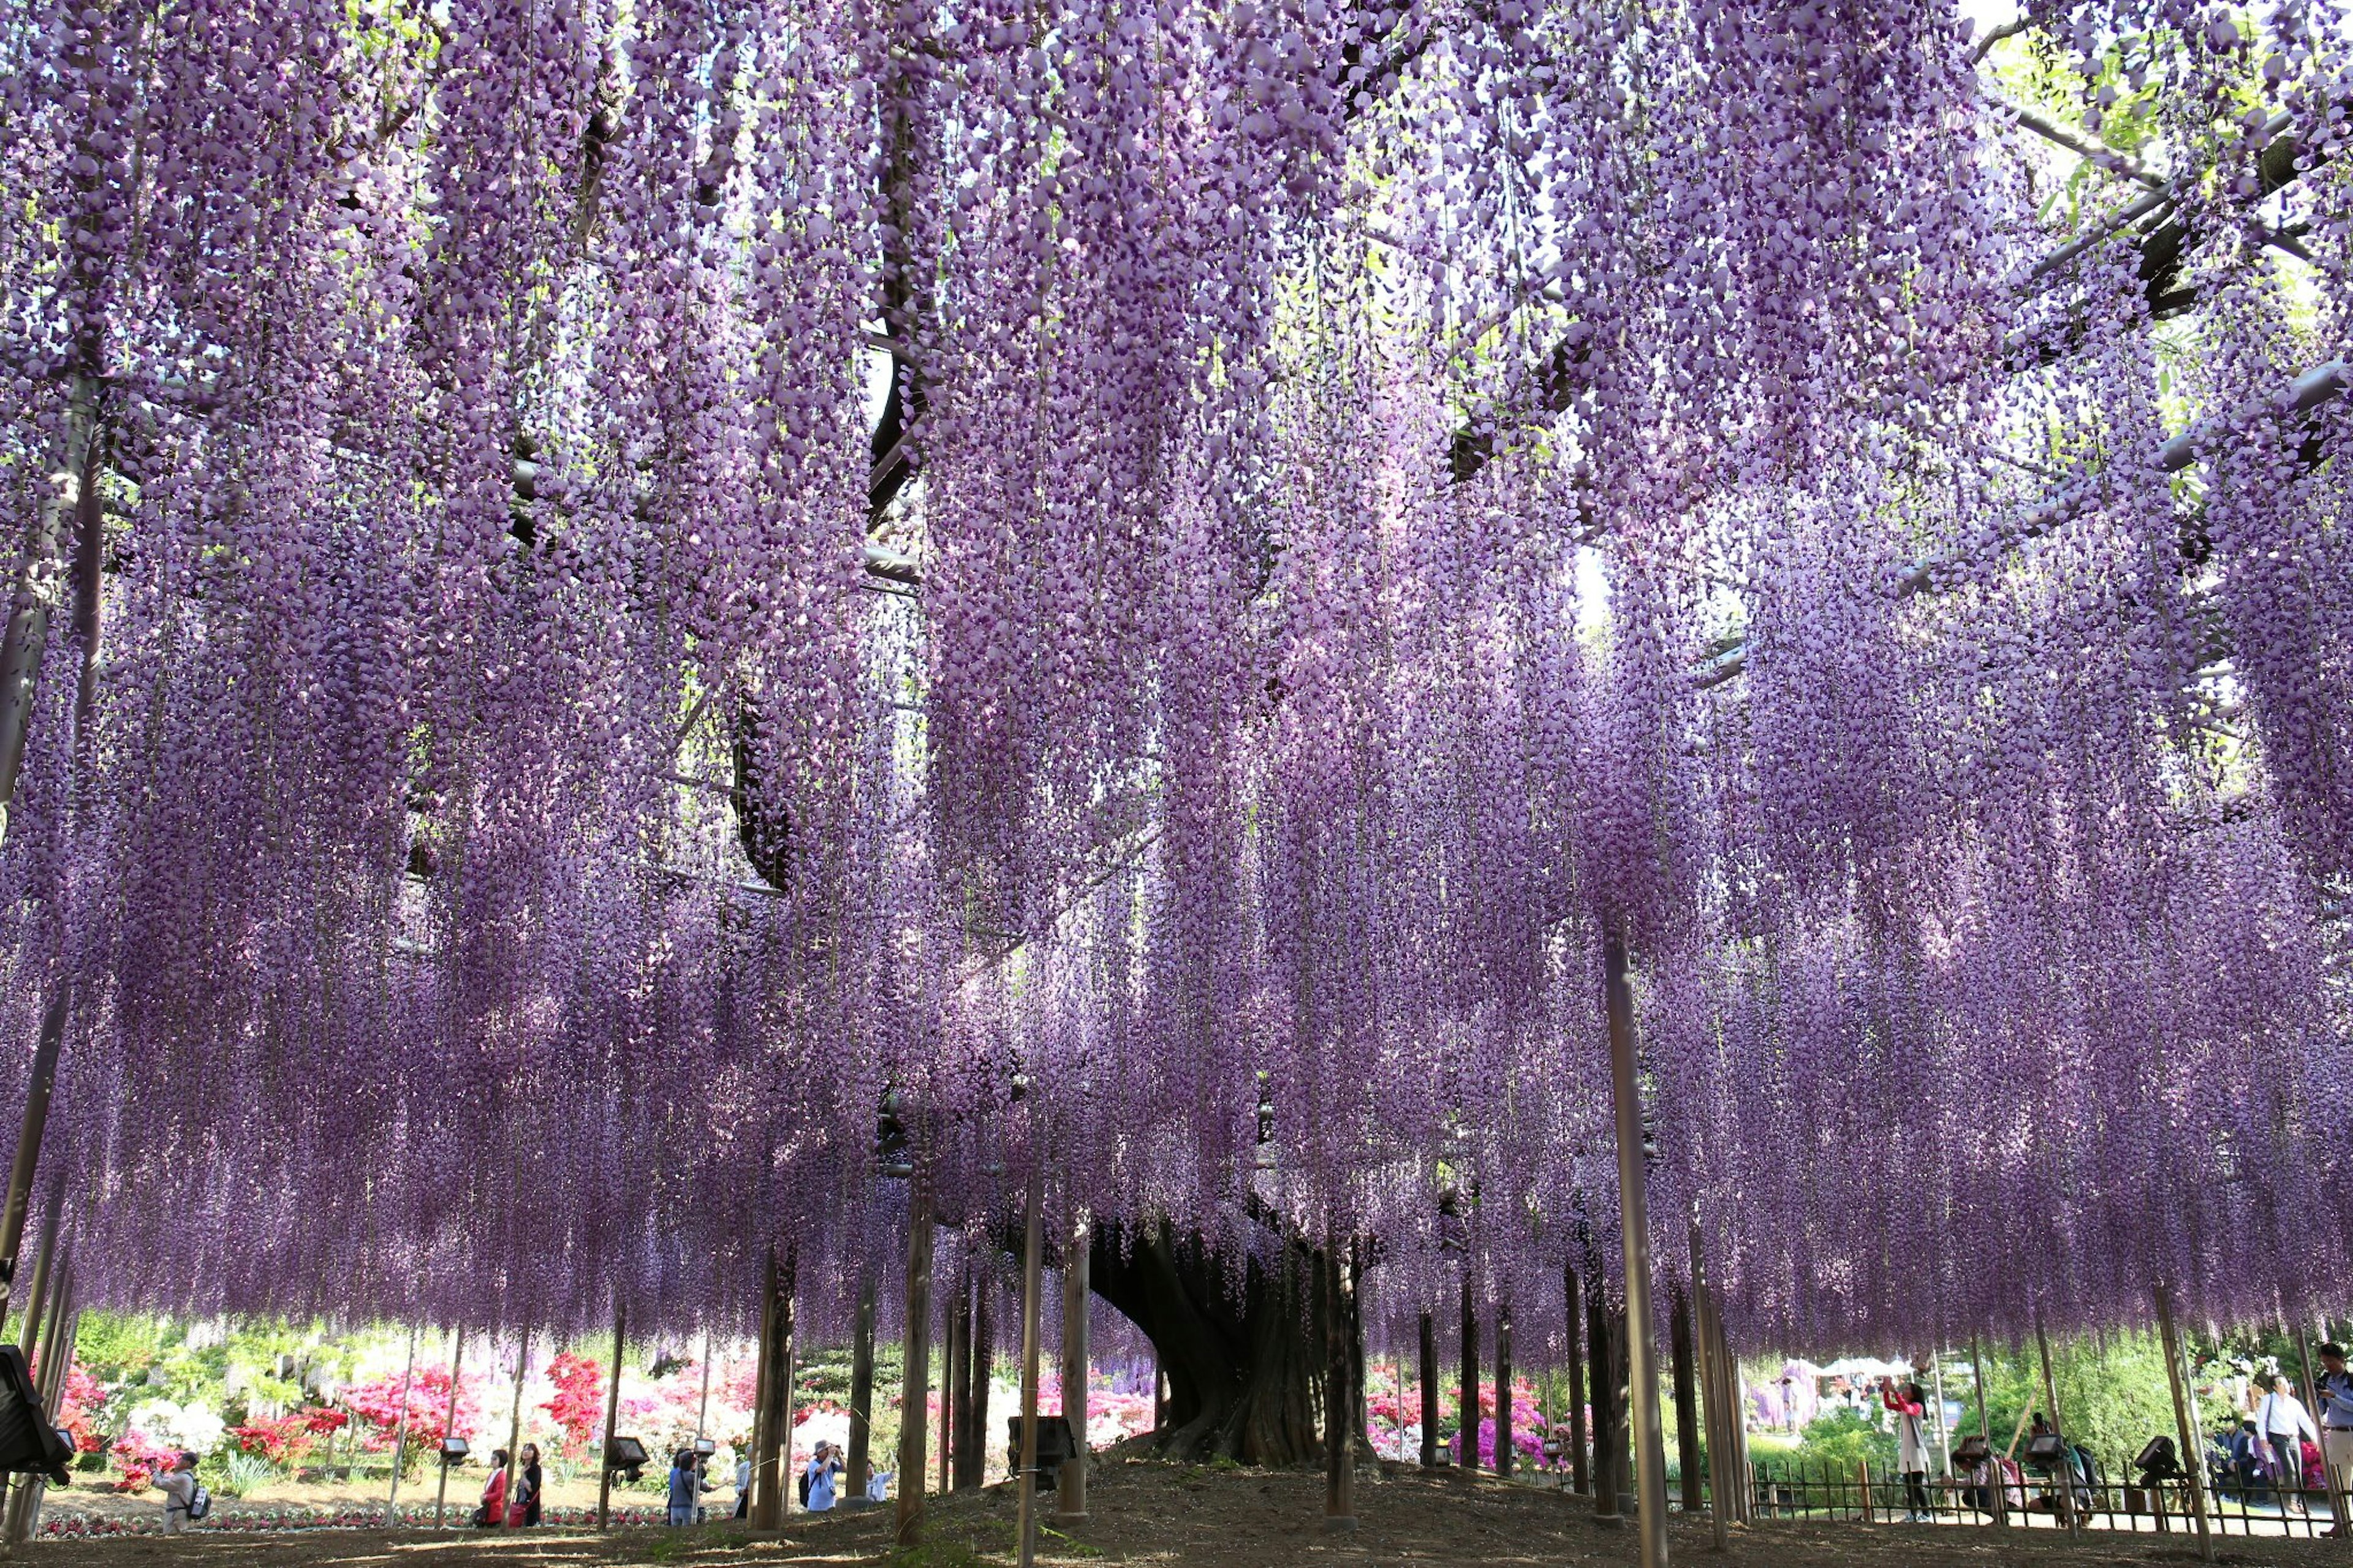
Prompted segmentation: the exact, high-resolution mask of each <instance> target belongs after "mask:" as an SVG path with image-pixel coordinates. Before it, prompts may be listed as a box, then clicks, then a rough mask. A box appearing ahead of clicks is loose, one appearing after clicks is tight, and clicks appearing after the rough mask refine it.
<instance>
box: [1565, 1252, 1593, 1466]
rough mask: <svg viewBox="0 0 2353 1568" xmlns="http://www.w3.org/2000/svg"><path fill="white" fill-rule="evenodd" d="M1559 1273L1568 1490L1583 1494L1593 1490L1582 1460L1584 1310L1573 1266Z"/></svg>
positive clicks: (1583, 1435)
mask: <svg viewBox="0 0 2353 1568" xmlns="http://www.w3.org/2000/svg"><path fill="white" fill-rule="evenodd" d="M1563 1274H1564V1277H1565V1278H1566V1279H1567V1298H1568V1310H1567V1330H1568V1489H1569V1490H1571V1491H1573V1492H1575V1493H1576V1494H1577V1496H1579V1497H1585V1496H1588V1495H1590V1493H1591V1492H1592V1490H1593V1476H1592V1473H1591V1472H1590V1471H1589V1470H1588V1469H1587V1468H1586V1460H1585V1310H1584V1308H1583V1307H1581V1306H1580V1305H1579V1304H1578V1302H1577V1295H1578V1291H1577V1269H1576V1267H1575V1266H1574V1265H1571V1266H1570V1267H1569V1268H1567V1269H1565V1270H1563Z"/></svg>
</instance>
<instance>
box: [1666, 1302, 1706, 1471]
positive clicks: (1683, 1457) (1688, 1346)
mask: <svg viewBox="0 0 2353 1568" xmlns="http://www.w3.org/2000/svg"><path fill="white" fill-rule="evenodd" d="M1667 1300H1668V1305H1667V1365H1668V1378H1669V1381H1670V1382H1671V1383H1672V1385H1673V1387H1674V1397H1675V1457H1676V1459H1677V1460H1678V1461H1679V1463H1680V1464H1681V1466H1682V1468H1683V1511H1684V1512H1685V1513H1697V1512H1698V1511H1699V1510H1700V1486H1699V1398H1698V1394H1696V1392H1695V1391H1694V1374H1693V1370H1692V1309H1691V1296H1690V1294H1689V1292H1687V1291H1685V1290H1684V1289H1683V1287H1682V1286H1680V1285H1677V1286H1674V1287H1672V1289H1671V1290H1670V1293H1669V1296H1668V1299H1667Z"/></svg>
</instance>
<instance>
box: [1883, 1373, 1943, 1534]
mask: <svg viewBox="0 0 2353 1568" xmlns="http://www.w3.org/2000/svg"><path fill="white" fill-rule="evenodd" d="M1879 1399H1880V1403H1881V1404H1883V1405H1886V1406H1887V1408H1888V1409H1890V1410H1892V1411H1894V1413H1895V1468H1896V1471H1897V1473H1898V1474H1900V1475H1902V1476H1903V1478H1904V1507H1905V1515H1904V1520H1905V1523H1907V1524H1918V1523H1920V1522H1922V1521H1925V1520H1927V1519H1930V1518H1932V1517H1934V1513H1935V1510H1934V1509H1933V1507H1932V1506H1931V1505H1930V1503H1929V1501H1928V1438H1927V1433H1926V1429H1925V1427H1924V1426H1923V1424H1922V1421H1923V1417H1924V1416H1925V1415H1926V1413H1927V1408H1928V1406H1927V1402H1926V1396H1925V1395H1923V1394H1922V1393H1921V1392H1920V1385H1919V1384H1917V1383H1912V1382H1907V1383H1902V1384H1899V1383H1897V1382H1896V1381H1895V1380H1894V1378H1892V1377H1883V1378H1881V1379H1880V1380H1879Z"/></svg>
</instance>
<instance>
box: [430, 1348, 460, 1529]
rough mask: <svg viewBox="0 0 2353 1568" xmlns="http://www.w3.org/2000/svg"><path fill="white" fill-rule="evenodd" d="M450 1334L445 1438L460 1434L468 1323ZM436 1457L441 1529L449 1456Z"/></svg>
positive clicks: (436, 1510)
mask: <svg viewBox="0 0 2353 1568" xmlns="http://www.w3.org/2000/svg"><path fill="white" fill-rule="evenodd" d="M450 1336H451V1337H450V1341H449V1407H448V1410H447V1411H446V1412H445V1413H444V1414H443V1415H442V1417H441V1436H442V1437H443V1438H444V1439H447V1438H450V1437H454V1436H457V1435H458V1384H459V1381H460V1379H461V1377H462V1375H463V1373H462V1372H461V1370H460V1369H461V1368H462V1367H463V1365H464V1363H465V1358H466V1325H464V1324H463V1323H460V1324H459V1325H458V1326H457V1327H456V1328H455V1329H452V1330H451V1331H450ZM434 1458H436V1459H438V1460H439V1461H440V1465H441V1484H440V1486H439V1487H438V1489H436V1490H435V1491H434V1494H433V1528H434V1529H436V1530H439V1529H441V1528H443V1525H442V1521H443V1519H444V1518H445V1517H446V1515H447V1512H448V1506H449V1456H448V1453H447V1452H446V1451H443V1452H440V1453H437V1454H436V1455H435V1456H434Z"/></svg>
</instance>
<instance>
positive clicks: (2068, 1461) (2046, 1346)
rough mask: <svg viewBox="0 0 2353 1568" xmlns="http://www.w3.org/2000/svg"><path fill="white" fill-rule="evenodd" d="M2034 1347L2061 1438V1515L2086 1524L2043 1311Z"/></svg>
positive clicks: (2038, 1313) (2054, 1430)
mask: <svg viewBox="0 0 2353 1568" xmlns="http://www.w3.org/2000/svg"><path fill="white" fill-rule="evenodd" d="M2034 1349H2035V1352H2036V1353H2037V1354H2039V1355H2040V1356H2042V1396H2043V1397H2044V1398H2045V1399H2046V1400H2048V1401H2049V1402H2050V1405H2051V1435H2052V1436H2054V1437H2056V1438H2058V1439H2059V1475H2058V1477H2057V1478H2055V1479H2057V1480H2058V1481H2059V1496H2058V1504H2059V1517H2060V1518H2061V1519H2063V1520H2064V1521H2066V1524H2067V1528H2068V1529H2069V1530H2071V1531H2072V1530H2076V1529H2080V1528H2081V1527H2082V1521H2081V1520H2079V1519H2078V1518H2077V1517H2076V1510H2075V1453H2074V1450H2073V1448H2070V1447H2068V1446H2067V1426H2066V1423H2065V1422H2064V1421H2063V1420H2061V1419H2060V1415H2059V1380H2058V1379H2057V1378H2056V1377H2054V1376H2052V1372H2051V1340H2050V1337H2049V1336H2048V1335H2046V1334H2044V1333H2043V1331H2042V1309H2041V1308H2039V1307H2038V1308H2036V1309H2035V1312H2034Z"/></svg>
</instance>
